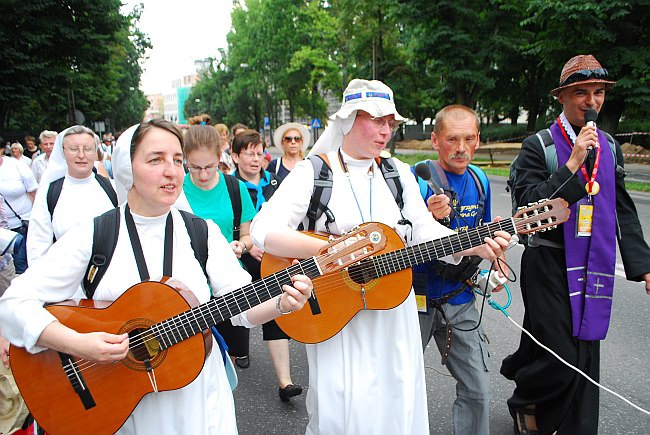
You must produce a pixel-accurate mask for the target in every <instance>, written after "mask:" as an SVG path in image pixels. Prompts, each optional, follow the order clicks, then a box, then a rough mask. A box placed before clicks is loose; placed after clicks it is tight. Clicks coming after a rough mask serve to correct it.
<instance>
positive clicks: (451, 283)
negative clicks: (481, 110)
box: [412, 105, 506, 435]
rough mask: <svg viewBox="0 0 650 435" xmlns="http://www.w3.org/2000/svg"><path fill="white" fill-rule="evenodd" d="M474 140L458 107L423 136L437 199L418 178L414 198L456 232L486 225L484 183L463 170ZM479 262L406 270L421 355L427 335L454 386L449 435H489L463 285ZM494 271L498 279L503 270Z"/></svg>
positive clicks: (482, 359) (486, 393) (474, 315)
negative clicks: (427, 138)
mask: <svg viewBox="0 0 650 435" xmlns="http://www.w3.org/2000/svg"><path fill="white" fill-rule="evenodd" d="M479 139H480V133H479V120H478V117H477V115H476V113H475V112H474V111H473V110H472V109H469V108H467V107H465V106H460V105H452V106H447V107H445V108H444V109H442V110H441V111H439V112H438V114H437V116H436V120H435V127H434V131H433V133H431V142H432V144H433V149H434V150H436V151H438V160H437V161H431V160H427V161H425V163H426V164H427V165H429V168H430V170H431V175H432V180H433V181H434V182H435V183H436V184H438V185H439V186H440V187H442V189H443V190H444V193H445V194H435V192H433V191H432V189H431V187H429V186H428V185H427V183H426V182H425V181H424V180H422V179H421V178H419V177H418V184H419V186H420V192H421V194H422V197H423V198H424V200H425V202H426V203H427V207H428V208H429V211H430V212H431V213H432V215H433V217H434V218H436V219H437V220H439V221H440V222H441V223H445V224H446V225H448V226H449V227H450V228H451V229H454V230H456V231H459V230H464V229H468V228H474V227H476V226H479V225H481V224H482V223H483V222H490V221H491V219H492V216H491V209H490V199H491V198H490V185H489V183H488V180H487V177H486V175H485V173H484V172H483V171H482V170H481V169H479V168H478V167H476V166H473V165H470V164H469V163H470V161H471V160H472V158H473V157H474V151H476V149H477V148H478V147H479V142H480V140H479ZM412 169H413V170H414V168H412ZM414 172H415V171H414ZM480 261H481V258H478V257H465V258H464V259H463V261H462V262H461V263H460V264H459V265H455V266H453V265H452V266H450V265H445V264H444V263H441V262H438V261H432V262H430V263H426V264H423V265H420V266H417V267H415V268H414V269H413V272H414V286H415V288H416V295H417V296H416V297H417V298H418V310H419V311H420V316H419V320H420V332H421V334H422V346H423V349H426V346H427V344H428V343H429V341H430V339H431V337H432V336H433V337H434V338H435V341H436V344H437V345H438V349H439V350H440V353H441V355H442V364H444V365H446V366H447V368H448V369H449V371H450V372H451V374H452V375H453V376H454V378H455V379H456V383H457V384H456V394H457V397H456V400H455V402H454V405H453V422H454V433H455V434H456V435H459V434H473V435H476V434H486V435H487V434H489V402H490V390H489V388H490V378H489V372H488V356H489V355H488V349H487V337H486V335H485V333H484V332H483V331H482V329H481V328H480V323H479V320H480V319H479V312H478V310H477V308H476V306H475V304H474V292H473V290H472V287H470V286H469V285H468V283H467V280H468V279H471V278H472V276H473V275H474V274H475V273H476V271H477V270H478V264H479V263H480ZM501 265H502V268H503V272H506V270H505V264H503V263H502V264H501ZM494 269H495V270H498V269H499V266H498V265H496V264H495V265H494ZM501 288H502V287H501V286H499V287H497V288H496V289H495V291H498V290H501ZM418 293H419V294H418ZM452 337H453V339H452Z"/></svg>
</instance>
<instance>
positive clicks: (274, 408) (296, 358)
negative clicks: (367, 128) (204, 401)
mask: <svg viewBox="0 0 650 435" xmlns="http://www.w3.org/2000/svg"><path fill="white" fill-rule="evenodd" d="M491 182H492V186H493V192H494V199H493V201H494V204H493V209H494V213H495V215H496V214H500V215H502V216H508V215H509V214H510V197H509V195H508V194H506V193H505V191H504V187H505V179H504V178H503V177H491ZM633 196H634V200H635V202H636V204H637V208H638V210H639V214H640V217H641V222H642V224H643V227H644V232H645V234H646V240H650V237H648V234H650V195H648V194H636V193H635V194H633ZM520 255H521V248H519V247H515V248H513V250H511V251H510V253H509V255H508V261H509V263H510V264H511V265H512V267H513V269H514V270H515V272H516V273H517V274H518V273H519V258H520ZM618 263H620V258H619V259H618ZM617 275H619V276H618V277H617V279H616V285H617V288H616V296H615V302H614V308H613V313H612V322H611V327H610V331H609V335H608V337H607V340H605V341H604V342H603V345H602V348H601V349H602V350H601V352H602V361H601V366H602V368H601V382H602V383H603V384H604V385H605V386H607V387H609V388H611V389H613V390H615V391H616V392H618V393H620V394H622V395H623V396H624V397H626V398H628V399H630V400H632V401H633V402H635V403H637V404H638V405H639V406H641V407H642V408H645V409H650V380H649V379H650V376H649V375H648V371H647V364H648V361H650V347H649V346H648V339H649V338H650V322H648V319H649V318H650V297H649V296H646V295H645V292H644V291H643V287H642V285H641V284H640V283H630V282H627V281H626V280H625V279H624V278H623V273H622V269H621V268H618V269H617ZM511 287H512V290H513V303H512V306H511V308H510V309H509V310H508V312H509V313H510V314H511V317H512V318H513V319H514V320H515V321H516V322H517V323H519V324H521V320H522V318H523V305H522V302H521V297H520V295H519V287H518V284H517V283H515V284H513V285H512V286H511ZM497 297H498V298H503V295H498V296H497ZM484 327H485V329H486V331H487V333H488V335H489V337H490V341H491V360H492V361H491V366H492V374H493V376H492V396H493V397H492V402H491V420H490V427H491V432H492V433H493V434H511V433H512V419H511V418H510V415H509V414H508V410H507V407H506V404H505V402H506V399H507V398H508V397H509V396H510V394H511V393H512V389H513V383H512V382H510V381H508V380H506V379H504V378H503V377H502V376H501V375H500V374H499V373H498V368H499V365H500V362H501V360H502V359H503V358H504V357H505V356H507V355H508V354H510V353H511V352H513V351H514V350H515V349H516V348H517V344H518V341H519V335H520V332H519V330H518V329H516V327H515V326H514V325H513V324H512V323H511V322H510V321H509V320H507V319H506V318H505V316H503V314H501V313H500V312H498V311H495V310H493V309H492V308H490V307H487V306H486V308H485V312H484ZM291 349H292V371H293V380H294V382H295V383H299V384H301V385H303V386H307V379H308V373H307V363H306V355H305V351H304V346H303V345H301V344H300V343H296V342H292V343H291ZM425 366H426V369H425V370H426V379H427V393H428V406H429V421H430V428H431V433H432V434H451V433H453V429H452V420H451V404H452V402H453V398H454V397H455V384H454V380H453V378H451V377H450V376H449V374H448V372H447V370H446V369H445V368H444V367H443V366H441V365H440V357H439V355H438V353H437V350H435V349H432V348H431V346H429V347H428V348H427V350H426V353H425ZM238 373H239V375H240V384H239V387H238V388H237V390H236V391H235V401H236V408H237V416H238V426H239V431H240V433H241V434H243V435H248V434H300V433H304V429H305V426H306V424H307V412H306V408H305V402H304V397H305V396H304V395H303V396H300V397H298V398H297V399H296V398H294V399H293V400H292V401H291V402H290V403H283V402H281V401H280V400H279V399H278V392H277V385H276V380H275V375H274V373H273V367H272V365H271V362H270V359H269V357H268V353H267V351H266V348H265V345H263V344H262V340H261V329H260V328H255V329H254V330H253V331H252V333H251V367H250V368H248V369H246V370H241V369H238ZM648 427H650V417H648V416H647V415H645V414H643V413H641V412H639V411H637V410H635V409H634V408H632V407H630V406H629V405H627V404H625V403H624V402H622V401H621V400H620V399H618V398H616V397H614V396H613V395H611V394H609V393H607V392H604V391H602V392H601V413H600V433H601V434H607V435H609V434H646V433H648Z"/></svg>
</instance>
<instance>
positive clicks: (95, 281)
mask: <svg viewBox="0 0 650 435" xmlns="http://www.w3.org/2000/svg"><path fill="white" fill-rule="evenodd" d="M179 211H180V213H181V216H183V221H184V222H185V227H186V228H187V233H188V234H189V236H190V244H191V245H192V250H193V251H194V257H195V258H196V259H197V261H198V262H199V264H200V265H201V269H203V273H204V274H205V276H206V279H207V278H208V273H207V270H206V264H207V262H208V224H207V222H206V221H205V220H203V219H201V218H200V217H198V216H195V215H193V214H192V213H188V212H186V211H183V210H179ZM170 213H171V212H170ZM93 224H94V232H93V249H92V253H91V255H90V262H89V263H88V267H87V268H86V274H85V275H84V280H83V288H84V293H85V294H86V297H87V298H88V299H92V298H93V295H94V294H95V290H96V289H97V286H98V285H99V282H100V281H101V280H102V278H103V277H104V274H105V273H106V269H108V265H109V264H110V263H111V259H112V258H113V253H114V252H115V245H116V244H117V236H118V234H119V232H120V208H115V209H113V210H109V211H107V212H106V213H104V214H103V215H100V216H97V217H96V218H95V219H94V222H93Z"/></svg>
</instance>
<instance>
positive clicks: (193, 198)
mask: <svg viewBox="0 0 650 435" xmlns="http://www.w3.org/2000/svg"><path fill="white" fill-rule="evenodd" d="M238 181H239V194H240V196H241V208H242V210H241V221H240V222H241V223H246V222H250V221H252V220H253V217H255V206H254V205H253V201H251V197H250V195H249V194H248V189H247V188H246V186H245V185H244V183H242V182H241V181H240V180H238ZM183 191H184V192H185V196H186V197H187V200H188V201H189V203H190V206H191V207H192V211H193V212H194V214H195V215H197V216H200V217H202V218H203V219H211V220H212V221H213V222H214V223H215V224H217V225H218V226H219V229H221V232H222V233H223V236H224V237H225V238H226V240H228V242H232V232H233V227H232V221H233V217H234V216H233V211H232V202H231V201H230V195H228V187H226V181H225V180H224V178H223V174H221V173H219V182H218V183H217V185H216V186H214V187H213V188H212V189H210V190H203V189H199V188H198V187H196V186H195V185H194V183H192V180H191V179H190V174H186V175H185V181H184V182H183Z"/></svg>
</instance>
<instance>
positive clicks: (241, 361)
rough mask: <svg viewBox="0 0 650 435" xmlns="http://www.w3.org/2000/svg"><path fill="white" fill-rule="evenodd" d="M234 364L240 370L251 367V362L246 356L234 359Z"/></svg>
mask: <svg viewBox="0 0 650 435" xmlns="http://www.w3.org/2000/svg"><path fill="white" fill-rule="evenodd" d="M235 364H237V367H239V368H241V369H247V368H248V367H250V365H251V360H250V358H248V355H246V356H236V357H235Z"/></svg>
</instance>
